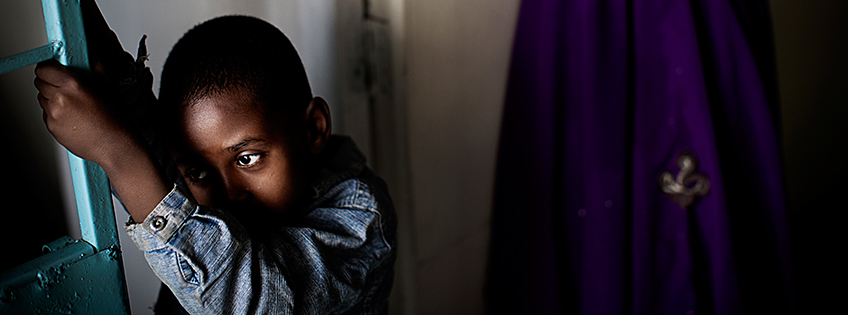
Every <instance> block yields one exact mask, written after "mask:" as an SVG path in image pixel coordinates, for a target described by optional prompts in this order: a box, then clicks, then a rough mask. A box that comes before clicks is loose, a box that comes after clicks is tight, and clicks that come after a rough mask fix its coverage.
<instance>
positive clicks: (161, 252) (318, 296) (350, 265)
mask: <svg viewBox="0 0 848 315" xmlns="http://www.w3.org/2000/svg"><path fill="white" fill-rule="evenodd" d="M325 150H328V151H330V153H329V154H330V155H331V157H330V158H329V159H328V160H327V163H326V165H325V167H324V168H323V169H322V170H321V171H320V174H319V175H318V176H317V180H316V181H315V182H314V183H313V189H314V191H315V195H314V196H313V200H312V202H311V204H310V206H309V209H310V211H309V212H308V213H307V214H306V215H305V216H304V217H303V218H302V219H300V220H298V221H296V222H294V223H293V224H288V225H285V226H283V225H281V226H279V227H274V228H273V229H271V231H267V233H262V235H263V236H262V237H256V236H251V235H254V234H253V233H250V234H249V233H248V231H246V230H245V228H244V227H243V226H242V225H241V224H240V223H239V222H238V221H237V220H236V219H235V218H234V217H233V216H232V215H231V214H230V213H228V212H227V211H226V210H221V209H216V208H212V207H207V206H202V205H198V204H196V203H195V202H194V201H193V200H192V198H190V197H189V196H188V195H187V194H186V193H185V192H183V191H182V189H180V188H179V187H177V186H175V187H174V189H173V190H172V191H171V192H170V193H169V194H168V195H167V196H166V197H165V198H164V199H163V200H162V201H161V202H160V203H159V205H157V206H156V208H155V209H154V210H153V211H152V212H151V213H150V215H148V216H147V218H145V220H144V221H143V222H141V223H139V224H133V223H132V222H130V223H128V224H127V226H126V230H127V233H128V234H129V236H130V237H131V238H132V240H133V242H135V244H136V245H137V246H138V247H139V249H141V250H142V251H144V256H145V258H146V259H147V262H148V264H149V265H150V267H151V268H152V269H153V272H154V273H155V274H156V275H157V276H158V277H159V279H161V280H162V282H163V283H164V284H165V285H167V286H168V287H169V288H170V289H171V291H172V292H174V295H175V296H176V298H177V300H178V301H179V302H180V304H181V305H182V306H183V307H184V308H185V310H187V311H188V312H189V313H192V314H255V313H259V314H343V313H355V314H383V313H386V311H387V302H388V295H389V291H390V289H391V284H392V280H393V265H394V260H395V243H396V242H395V238H396V236H395V235H396V232H395V229H396V225H397V224H396V218H395V214H394V208H393V206H392V202H391V200H390V198H389V196H388V193H387V190H386V186H385V183H384V182H383V181H382V180H381V179H380V178H378V177H377V176H376V175H374V173H373V172H372V171H371V170H370V169H368V168H367V167H366V166H365V158H364V157H363V156H362V154H361V153H360V152H359V151H358V150H357V149H356V146H355V144H354V143H353V141H351V140H350V139H349V138H345V137H339V136H333V137H331V138H330V141H329V142H328V145H327V148H326V149H325Z"/></svg>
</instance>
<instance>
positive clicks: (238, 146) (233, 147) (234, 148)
mask: <svg viewBox="0 0 848 315" xmlns="http://www.w3.org/2000/svg"><path fill="white" fill-rule="evenodd" d="M263 142H265V140H262V139H256V138H244V139H242V140H241V141H239V143H236V144H234V145H231V146H230V147H229V148H227V150H229V151H230V152H236V151H238V150H241V148H244V147H246V146H248V145H251V144H257V143H263Z"/></svg>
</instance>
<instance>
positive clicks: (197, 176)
mask: <svg viewBox="0 0 848 315" xmlns="http://www.w3.org/2000/svg"><path fill="white" fill-rule="evenodd" d="M184 176H185V177H186V178H188V180H190V181H192V182H202V181H204V180H205V179H206V178H207V177H209V171H206V170H202V169H192V170H189V171H187V172H186V173H185V175H184Z"/></svg>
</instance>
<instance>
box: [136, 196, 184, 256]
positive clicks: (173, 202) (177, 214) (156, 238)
mask: <svg viewBox="0 0 848 315" xmlns="http://www.w3.org/2000/svg"><path fill="white" fill-rule="evenodd" d="M195 211H197V204H196V203H195V202H194V201H192V200H191V199H189V198H188V197H186V195H185V194H184V193H183V192H182V191H181V190H180V189H179V187H177V186H176V185H174V188H173V189H171V192H169V193H168V195H167V196H165V198H164V199H162V201H160V202H159V204H158V205H156V208H154V209H153V211H151V212H150V214H148V215H147V217H146V218H145V219H144V221H142V222H141V223H135V222H133V220H132V217H130V220H129V221H128V222H127V223H126V226H125V227H124V229H126V231H127V234H128V235H129V236H130V238H131V239H132V240H133V242H134V243H135V244H136V246H138V248H139V249H141V250H143V251H153V250H157V249H161V248H163V247H165V244H166V243H167V242H168V240H170V239H171V237H173V236H174V234H176V233H177V231H178V230H179V228H180V227H181V226H182V225H183V223H185V221H186V220H187V219H188V218H189V217H190V216H191V215H192V214H193V213H194V212H195Z"/></svg>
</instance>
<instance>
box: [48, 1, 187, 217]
mask: <svg viewBox="0 0 848 315" xmlns="http://www.w3.org/2000/svg"><path fill="white" fill-rule="evenodd" d="M81 6H82V12H83V19H84V23H85V28H86V37H87V41H88V46H89V58H90V62H91V65H92V75H91V76H90V77H89V76H85V75H83V74H81V73H78V72H76V71H74V70H72V69H70V68H67V67H64V66H62V65H61V64H59V63H58V62H56V61H46V62H42V63H40V64H38V66H36V69H35V75H36V78H35V82H34V84H35V87H36V88H37V89H38V91H39V93H38V101H39V104H40V105H41V108H42V109H43V111H44V114H43V118H44V123H45V125H46V126H47V129H48V130H49V131H50V133H51V134H52V135H53V137H54V138H56V141H58V142H59V143H61V144H62V145H63V146H65V148H67V149H68V150H69V151H71V152H72V153H74V154H75V155H77V156H79V157H81V158H83V159H86V160H89V161H92V162H95V163H97V164H98V165H100V166H101V167H102V168H103V170H104V171H105V172H106V175H107V176H108V177H109V179H110V180H111V182H112V185H113V186H114V188H115V190H116V192H117V193H118V195H119V196H121V200H122V201H123V203H124V205H125V206H126V208H127V210H128V211H129V212H130V215H131V216H132V218H133V220H134V221H136V222H141V221H143V220H144V219H145V218H146V217H147V215H148V214H149V213H150V212H151V211H152V210H153V208H154V207H155V206H156V205H157V204H158V203H159V201H161V200H162V198H164V197H165V195H167V194H168V192H169V191H170V190H171V188H172V187H173V185H172V184H171V183H169V181H168V180H167V178H166V177H165V176H164V175H163V174H161V173H160V171H159V169H158V168H157V164H156V162H155V161H156V160H155V157H154V156H153V154H152V152H151V151H150V149H149V148H148V146H147V143H146V141H145V140H144V139H143V138H142V137H141V135H140V134H139V132H138V131H136V130H133V128H131V127H130V126H131V121H130V120H129V119H130V117H127V116H126V115H122V114H123V113H124V109H123V108H121V106H122V105H123V102H122V101H120V99H119V97H118V95H117V89H118V83H119V82H120V81H121V80H123V79H125V78H126V77H127V75H129V69H130V67H131V65H132V62H133V58H132V56H131V55H130V54H129V53H127V52H125V51H124V50H123V48H122V47H121V44H120V42H119V41H118V39H117V36H115V33H114V32H112V30H111V29H109V26H108V25H107V24H106V21H105V20H104V19H103V16H102V15H101V14H100V10H99V9H98V8H97V5H96V4H95V3H94V1H93V0H83V1H82V3H81Z"/></svg>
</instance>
